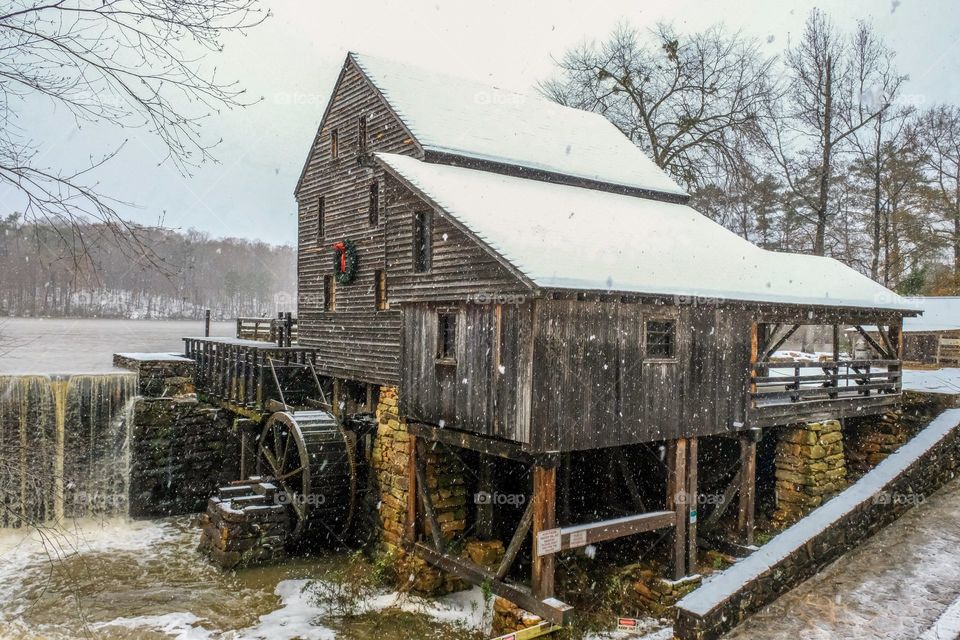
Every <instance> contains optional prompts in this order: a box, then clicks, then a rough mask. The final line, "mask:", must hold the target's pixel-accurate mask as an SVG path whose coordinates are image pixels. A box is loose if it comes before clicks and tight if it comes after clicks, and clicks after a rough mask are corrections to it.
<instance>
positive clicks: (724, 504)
mask: <svg viewBox="0 0 960 640" xmlns="http://www.w3.org/2000/svg"><path fill="white" fill-rule="evenodd" d="M742 473H743V467H740V468H738V469H737V472H736V473H734V474H733V478H731V479H730V482H729V483H728V484H727V487H726V488H725V489H724V490H723V495H722V496H721V497H720V502H719V504H717V506H716V507H715V508H714V510H713V511H711V512H710V515H709V516H707V517H706V518H705V519H704V520H703V526H702V527H700V529H701V530H709V529H711V528H713V526H714V525H716V524H717V523H718V522H719V521H720V518H722V517H723V514H724V513H726V512H727V509H728V508H729V507H730V505H731V504H732V503H733V498H734V497H735V496H736V495H737V493H738V492H739V491H740V486H741V480H740V476H741V474H742Z"/></svg>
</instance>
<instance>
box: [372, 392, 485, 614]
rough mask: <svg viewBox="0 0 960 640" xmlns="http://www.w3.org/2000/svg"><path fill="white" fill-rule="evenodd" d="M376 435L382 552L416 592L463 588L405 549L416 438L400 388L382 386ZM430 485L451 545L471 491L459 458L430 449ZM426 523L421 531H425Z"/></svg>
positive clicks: (374, 461) (375, 467) (406, 585)
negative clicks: (403, 413) (400, 402)
mask: <svg viewBox="0 0 960 640" xmlns="http://www.w3.org/2000/svg"><path fill="white" fill-rule="evenodd" d="M376 417H377V435H376V438H375V440H374V444H373V453H372V455H371V467H372V469H373V473H374V476H375V479H376V483H377V486H378V490H379V498H380V500H379V504H378V513H379V521H380V527H381V532H380V543H381V545H380V546H381V548H382V552H383V553H387V554H390V555H391V556H393V560H394V566H395V567H396V571H395V573H396V577H397V579H398V581H399V582H402V583H404V584H402V585H401V586H402V587H404V588H410V589H411V590H413V591H416V592H418V593H425V594H431V595H437V594H441V593H449V592H450V591H456V590H459V589H462V588H464V587H465V585H464V583H463V582H462V581H460V580H457V579H454V578H453V577H452V576H447V575H444V574H442V573H441V572H440V571H438V570H436V569H433V568H431V567H430V566H429V565H427V564H426V563H425V562H424V561H423V560H421V559H419V558H416V557H412V556H408V554H406V553H405V552H404V551H403V548H402V546H403V536H404V526H405V522H406V517H407V491H408V489H409V487H408V483H407V469H408V464H409V462H410V447H411V445H412V439H411V437H410V434H409V432H408V431H407V424H406V421H405V420H404V419H403V418H402V417H401V416H400V411H399V408H398V403H397V390H396V388H394V387H381V388H380V400H379V403H378V404H377V410H376ZM426 482H427V489H428V490H429V493H430V498H431V501H432V502H433V509H434V512H435V513H436V517H437V522H438V523H439V525H440V530H441V532H442V534H443V537H444V538H445V539H446V540H448V541H450V540H453V539H454V538H456V537H457V536H459V535H460V534H462V533H463V531H464V530H465V529H466V526H467V522H466V519H467V489H466V486H465V484H464V469H463V466H462V462H461V461H460V459H459V458H458V457H457V456H456V455H454V454H453V453H451V452H449V451H447V450H446V449H445V448H443V447H440V446H437V447H432V448H431V450H430V451H429V452H428V453H427V455H426ZM427 526H428V525H427V524H426V523H422V529H423V530H426V528H427Z"/></svg>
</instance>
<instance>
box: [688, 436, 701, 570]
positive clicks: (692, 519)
mask: <svg viewBox="0 0 960 640" xmlns="http://www.w3.org/2000/svg"><path fill="white" fill-rule="evenodd" d="M697 445H698V440H697V438H689V439H688V440H687V483H686V486H687V496H688V497H689V499H688V500H687V534H686V535H687V573H696V572H697V518H698V516H699V513H698V511H699V504H700V501H699V500H698V499H697V496H698V495H699V494H698V490H697V467H698V465H697Z"/></svg>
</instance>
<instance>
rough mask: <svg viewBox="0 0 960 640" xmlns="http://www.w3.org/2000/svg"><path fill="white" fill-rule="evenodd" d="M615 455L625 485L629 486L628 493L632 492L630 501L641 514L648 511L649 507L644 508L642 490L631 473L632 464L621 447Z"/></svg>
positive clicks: (615, 451) (616, 450)
mask: <svg viewBox="0 0 960 640" xmlns="http://www.w3.org/2000/svg"><path fill="white" fill-rule="evenodd" d="M613 455H614V457H615V458H616V460H617V466H618V467H619V468H620V475H621V476H623V484H625V485H626V486H627V491H629V492H630V499H631V500H633V506H634V508H635V509H637V510H639V511H641V512H643V511H646V510H647V507H646V506H644V504H643V498H642V497H640V489H639V488H638V487H637V482H636V480H634V478H633V473H631V471H630V464H629V463H628V462H627V457H626V455H625V454H624V453H623V449H622V448H619V447H618V448H616V449H614V454H613Z"/></svg>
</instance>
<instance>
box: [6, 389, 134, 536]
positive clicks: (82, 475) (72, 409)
mask: <svg viewBox="0 0 960 640" xmlns="http://www.w3.org/2000/svg"><path fill="white" fill-rule="evenodd" d="M136 394H137V376H136V374H133V373H110V374H101V375H97V374H89V375H71V376H40V375H30V376H0V527H18V526H23V525H24V524H31V523H43V522H52V521H62V520H63V519H64V518H76V517H83V516H99V515H118V514H126V513H127V506H128V498H127V494H128V487H129V469H130V432H129V429H130V425H131V424H132V420H131V418H132V414H131V412H132V408H133V401H134V399H135V397H136Z"/></svg>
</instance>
